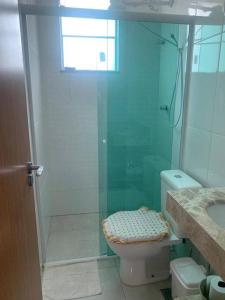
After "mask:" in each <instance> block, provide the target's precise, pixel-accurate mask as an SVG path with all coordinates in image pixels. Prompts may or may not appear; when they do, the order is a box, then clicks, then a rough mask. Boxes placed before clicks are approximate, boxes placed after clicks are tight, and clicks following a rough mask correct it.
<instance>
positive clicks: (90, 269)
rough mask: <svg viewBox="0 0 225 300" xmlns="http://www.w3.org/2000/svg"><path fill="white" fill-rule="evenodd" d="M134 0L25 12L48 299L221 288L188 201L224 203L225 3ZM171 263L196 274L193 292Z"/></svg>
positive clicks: (78, 1)
mask: <svg viewBox="0 0 225 300" xmlns="http://www.w3.org/2000/svg"><path fill="white" fill-rule="evenodd" d="M135 2H137V3H138V2H141V1H131V0H127V1H122V0H120V1H119V0H117V1H116V0H111V3H110V1H109V0H86V1H84V0H60V1H58V0H51V1H50V0H49V1H34V3H32V4H31V3H30V2H29V1H27V3H25V2H24V1H21V4H20V13H21V17H20V26H21V32H22V44H23V58H24V66H25V71H26V94H27V99H28V101H27V105H28V108H27V110H28V119H29V136H30V143H31V156H32V157H31V159H32V162H33V164H34V169H33V170H35V172H33V174H32V166H31V171H30V173H29V176H30V178H29V180H30V181H29V184H30V185H33V186H34V198H35V211H36V222H37V239H38V257H39V263H40V267H41V277H42V294H43V299H44V300H68V299H71V300H72V299H81V298H86V299H90V300H92V299H93V300H111V299H121V300H138V299H143V300H145V299H146V300H147V299H152V300H163V299H165V300H169V299H181V300H185V299H190V300H191V299H193V300H194V299H199V300H200V299H208V298H207V297H206V295H204V296H205V297H206V298H204V297H203V296H200V292H201V291H200V288H199V284H200V281H202V280H203V281H204V280H207V279H206V275H207V276H208V275H218V276H221V277H222V278H223V280H224V279H225V277H224V276H225V270H224V268H222V267H221V266H220V263H219V262H214V260H215V257H214V258H213V257H212V255H211V254H210V251H209V250H207V247H206V246H205V244H204V242H202V244H201V242H198V239H199V238H198V237H196V236H195V235H194V234H193V232H192V230H191V229H190V228H189V227H188V228H187V226H186V225H184V224H182V217H181V216H183V219H185V220H187V222H186V224H188V223H190V222H191V223H192V221H190V219H188V218H189V217H190V216H191V217H192V218H194V217H195V215H194V213H193V215H192V211H188V207H186V206H185V204H183V202H182V200H180V199H181V197H184V198H185V197H187V198H185V199H186V201H189V199H188V195H189V194H190V193H192V194H193V195H194V193H195V192H194V191H195V189H196V191H197V190H198V189H200V193H201V191H202V190H203V191H207V193H208V194H210V191H211V189H212V194H210V199H211V200H210V201H211V202H212V201H214V198H215V197H216V196H215V195H218V193H219V197H220V201H221V203H223V202H225V200H223V199H222V200H221V197H224V199H225V190H224V188H223V187H224V186H225V171H224V170H225V156H224V149H225V118H224V111H225V84H224V83H225V27H224V25H223V24H224V22H225V21H224V10H222V9H224V8H223V6H222V4H221V3H222V1H214V2H216V3H214V2H213V1H199V2H202V3H201V4H199V5H197V4H194V3H191V4H183V6H182V5H180V4H179V3H178V2H179V1H176V0H174V1H170V0H168V1H167V0H165V1H164V0H163V1H154V0H153V1H147V2H146V3H148V2H149V4H148V5H147V4H146V3H139V4H137V3H136V4H135ZM181 2H183V1H180V3H181ZM192 2H194V1H192ZM203 2H204V3H203ZM211 2H212V3H214V4H212V3H211ZM220 2H221V3H220ZM185 5H187V6H185ZM126 6H127V7H126ZM220 9H221V10H220ZM145 10H146V11H145ZM147 10H149V11H150V12H151V13H150V14H148V11H147ZM222 12H223V13H222ZM35 168H36V169H35ZM174 170H175V171H174ZM182 180H184V181H182ZM180 182H181V183H180ZM165 185H166V187H165ZM171 186H172V187H173V188H171ZM215 187H217V188H218V190H216V189H214V190H213V188H215ZM164 188H165V189H164ZM181 188H187V189H188V190H187V195H186V194H185V192H184V191H183V190H181V191H180V189H181ZM168 190H175V191H172V192H169V194H168V200H167V204H166V198H167V191H168ZM176 190H177V191H176ZM208 190H209V191H208ZM182 193H183V194H182ZM188 193H189V194H188ZM196 193H197V192H196ZM208 194H207V195H208ZM193 197H194V196H193ZM196 199H197V196H196ZM164 200H165V202H163V201H164ZM179 201H180V202H179ZM196 201H197V200H196ZM211 202H210V206H211ZM215 203H217V200H215ZM201 205H202V204H199V207H198V209H201ZM220 205H221V206H222V208H221V211H222V209H223V204H220ZM215 206H216V205H215ZM181 207H182V209H184V210H185V213H184V212H183V211H181ZM212 207H213V205H212ZM198 209H196V211H197V210H198ZM187 211H188V213H189V214H188V216H186V213H187ZM213 213H214V212H212V214H213ZM142 214H143V218H144V216H145V217H146V218H147V216H149V218H150V219H149V220H150V223H149V224H150V225H149V224H147V225H146V224H144V225H143V226H144V229H145V230H147V231H148V230H149V232H150V233H151V234H149V235H150V237H148V238H147V239H146V234H145V235H144V237H143V236H141V237H140V236H138V235H139V234H140V231H141V229H140V228H139V231H138V228H137V227H138V225H137V224H140V223H138V222H140V219H138V218H139V217H140V215H142ZM167 214H169V217H168V215H167ZM170 214H171V216H170ZM222 214H223V211H222ZM116 216H118V219H117V218H116ZM162 216H163V217H162ZM218 216H219V215H218V211H216V217H213V216H212V218H215V219H218V218H219V217H218ZM222 216H223V215H222ZM191 217H190V218H191ZM113 218H114V219H113ZM162 218H163V219H162ZM162 220H163V221H162ZM174 220H175V221H174ZM120 222H121V223H120ZM123 222H124V223H123ZM126 222H127V223H126ZM135 222H137V223H135ZM151 222H152V223H151ZM173 222H175V223H176V226H177V224H178V225H179V230H180V228H182V230H181V234H180V235H179V234H178V232H179V230H178V232H177V231H176V230H175V228H176V226H175V227H173V224H174V223H173ZM202 222H203V223H204V220H203V221H202ZM210 222H211V219H210ZM200 223H201V222H200ZM200 223H199V224H200ZM222 223H223V222H222ZM121 224H122V225H121ZM124 224H126V225H124ZM168 224H169V225H168ZM194 224H195V220H194V221H193V226H194ZM196 224H197V221H196ZM210 224H211V223H210ZM110 226H111V227H110ZM119 226H122V227H121V228H122V229H121V228H120V229H118V228H119ZM124 226H127V227H126V228H125V227H124ZM196 226H197V225H196ZM213 226H214V223H213ZM216 226H222V227H224V228H225V224H222V225H221V224H220V225H216ZM116 227H117V228H116ZM115 228H116V229H115ZM146 228H147V229H146ZM152 228H157V230H159V231H158V232H157V233H156V231H155V230H153V229H152ZM158 228H161V229H158ZM193 228H194V227H193ZM193 228H192V229H193ZM195 228H196V232H197V231H198V230H199V231H200V230H201V228H198V227H195ZM197 228H198V230H197ZM213 228H214V227H213ZM215 228H216V229H215V230H218V231H219V233H221V232H222V234H223V237H224V236H225V233H224V231H220V228H219V229H218V228H217V227H215ZM116 230H118V231H116ZM119 230H120V231H119ZM123 230H124V231H123ZM160 230H161V231H160ZM171 230H172V233H173V234H171ZM215 230H214V232H215ZM221 230H224V229H221ZM134 231H135V234H134ZM165 231H166V232H165ZM186 231H187V233H186ZM209 231H210V230H209ZM115 232H116V233H115ZM118 232H119V233H120V234H121V236H119V237H118V236H117V234H118ZM124 232H125V233H124ZM126 232H127V234H128V236H126ZM212 232H213V230H212ZM132 234H133V237H131V235H132ZM202 234H205V233H202ZM212 234H213V233H212ZM192 235H193V236H192ZM124 236H125V237H124ZM132 238H133V239H132ZM207 238H208V236H206V237H205V241H206V240H207ZM129 239H131V240H129ZM199 240H200V239H199ZM209 240H210V238H209ZM209 240H208V241H209ZM222 240H223V238H222ZM210 241H211V240H210ZM143 242H144V243H143ZM205 243H206V242H205ZM221 243H222V242H221ZM142 245H145V246H146V248H145V249H144V248H143V249H144V250H143V249H142V250H141V246H142ZM158 245H162V246H158ZM125 247H126V248H125ZM131 247H133V250H130V249H131ZM143 247H144V246H143ZM147 247H150V248H147ZM215 247H216V246H215ZM125 249H129V250H125ZM152 249H153V250H152ZM161 249H163V250H161ZM211 249H214V248H213V246H212V248H211ZM215 249H216V248H215ZM221 249H222V250H221V252H220V249H219V250H218V253H217V254H218V257H219V258H221V259H223V262H224V261H225V238H224V240H223V244H222V246H221ZM155 250H156V251H155ZM164 250H165V251H164ZM132 251H133V252H132ZM141 251H142V252H141ZM151 251H152V253H151ZM223 251H224V253H223ZM124 252H125V253H124ZM139 252H140V253H142V254H141V255H140V257H139ZM127 253H129V255H130V256H129V255H128V254H127ZM143 253H148V254H143ZM150 253H151V254H150ZM220 253H222V254H223V255H224V256H222V254H221V255H220ZM147 255H149V256H150V255H152V256H151V257H150V258H146V257H147ZM128 256H129V257H128ZM143 256H144V257H145V256H146V257H145V258H144V266H142V265H141V264H142V263H143ZM213 256H214V255H213ZM179 259H183V260H182V261H181V260H180V261H179ZM185 259H187V260H185ZM176 260H177V261H176ZM154 261H155V262H156V263H155V264H154ZM176 262H178V263H177V265H178V267H179V266H180V265H179V263H180V262H182V263H186V264H187V265H188V266H189V267H190V272H192V271H193V269H195V270H196V268H197V269H198V272H199V273H198V274H200V275H199V277H198V278H200V279H201V280H200V279H198V282H197V285H196V286H197V288H196V287H195V288H194V289H193V292H190V291H189V288H188V287H186V286H185V288H184V287H183V285H182V284H181V286H182V287H180V286H179V284H178V283H177V281H178V279H177V278H178V277H179V276H178V275H177V274H176V270H177V269H176V268H178V267H177V265H176ZM181 267H183V265H181ZM160 268H161V269H160ZM174 270H175V271H174ZM143 272H144V275H143V274H142V273H143ZM187 272H188V271H187ZM193 272H194V271H193ZM191 274H192V273H191ZM194 276H195V273H193V277H194ZM196 276H197V275H196ZM175 277H176V278H175ZM207 278H208V277H207ZM175 281H176V284H175V283H174V282H175ZM221 282H222V279H221ZM179 283H180V282H179ZM174 285H175V287H174ZM184 285H185V284H184ZM190 285H191V284H190ZM171 289H172V290H171ZM175 290H176V292H175ZM181 290H182V291H181ZM187 290H188V292H187ZM183 292H187V294H182V293H183ZM189 292H190V294H189ZM192 294H193V295H194V296H190V295H192ZM198 294H199V295H198ZM188 295H189V296H190V297H188ZM182 296H183V297H182ZM184 296H185V297H184ZM186 296H187V297H186ZM223 297H225V292H224V294H223ZM209 299H210V300H211V299H212V300H213V299H224V298H209ZM7 300H8V299H7ZM13 300H14V299H13Z"/></svg>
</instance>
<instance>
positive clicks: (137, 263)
mask: <svg viewBox="0 0 225 300" xmlns="http://www.w3.org/2000/svg"><path fill="white" fill-rule="evenodd" d="M160 176H161V210H162V212H156V211H153V210H150V209H148V208H146V207H143V208H140V209H139V210H136V211H120V212H116V213H114V214H112V215H111V216H109V217H108V218H107V219H105V220H104V221H103V232H104V235H105V238H106V241H107V243H108V245H109V247H110V248H111V249H112V250H113V251H114V252H115V253H116V254H117V255H118V256H119V257H120V278H121V280H122V282H123V283H125V284H127V285H130V286H138V285H142V284H147V283H152V282H157V281H161V280H165V279H167V278H168V277H169V275H170V267H169V249H170V246H171V245H175V244H178V243H180V242H181V239H182V238H184V235H183V234H182V232H181V230H180V228H179V226H178V225H177V224H176V222H175V221H174V220H173V218H172V217H171V216H170V214H169V213H168V212H167V211H166V198H167V191H169V190H179V189H182V188H194V187H201V185H200V184H199V183H198V182H197V181H195V180H194V179H193V178H191V177H190V176H188V175H187V174H185V173H184V172H182V171H180V170H168V171H162V172H161V174H160Z"/></svg>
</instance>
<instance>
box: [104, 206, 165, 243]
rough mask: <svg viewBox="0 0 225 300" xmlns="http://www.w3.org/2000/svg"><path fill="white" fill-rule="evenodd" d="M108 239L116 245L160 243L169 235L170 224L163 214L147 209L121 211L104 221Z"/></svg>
mask: <svg viewBox="0 0 225 300" xmlns="http://www.w3.org/2000/svg"><path fill="white" fill-rule="evenodd" d="M103 231H104V234H105V236H106V238H107V239H108V240H110V241H112V242H115V243H126V244H127V243H137V242H147V241H159V240H161V239H163V238H164V237H166V236H168V235H169V226H168V223H167V222H166V221H165V220H164V218H163V216H162V214H161V213H158V212H156V211H154V210H148V209H147V208H140V209H139V210H135V211H120V212H116V213H114V214H113V215H111V216H109V217H108V218H107V219H105V220H104V221H103Z"/></svg>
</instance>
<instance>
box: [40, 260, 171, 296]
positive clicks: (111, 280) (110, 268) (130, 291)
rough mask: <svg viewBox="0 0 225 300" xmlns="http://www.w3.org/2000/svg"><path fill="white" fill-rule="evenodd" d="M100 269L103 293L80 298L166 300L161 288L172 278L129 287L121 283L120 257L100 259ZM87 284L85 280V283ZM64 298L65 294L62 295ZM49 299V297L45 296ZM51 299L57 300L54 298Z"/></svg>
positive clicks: (167, 284) (166, 286)
mask: <svg viewBox="0 0 225 300" xmlns="http://www.w3.org/2000/svg"><path fill="white" fill-rule="evenodd" d="M98 270H99V277H100V285H101V290H102V293H101V294H100V295H96V296H89V297H84V298H80V299H84V300H164V298H163V296H162V294H161V292H160V289H164V288H169V287H170V280H166V281H162V282H158V283H153V284H148V285H143V286H139V287H129V286H126V285H124V284H122V283H121V281H120V277H119V263H118V259H105V260H99V261H98ZM83 284H84V285H85V282H84V283H83ZM61 296H62V297H61V298H62V299H64V298H63V295H61ZM61 298H60V299H61ZM44 300H49V298H44ZM51 300H55V299H52V298H51ZM71 300H72V299H71Z"/></svg>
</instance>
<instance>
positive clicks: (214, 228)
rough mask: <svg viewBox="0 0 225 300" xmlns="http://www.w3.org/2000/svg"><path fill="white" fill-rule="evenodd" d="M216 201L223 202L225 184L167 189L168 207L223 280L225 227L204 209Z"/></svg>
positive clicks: (224, 270)
mask: <svg viewBox="0 0 225 300" xmlns="http://www.w3.org/2000/svg"><path fill="white" fill-rule="evenodd" d="M216 202H225V188H192V189H182V190H179V191H169V192H168V197H167V210H168V211H169V213H170V214H171V216H172V217H173V219H174V220H175V221H176V222H177V224H178V225H179V226H180V228H181V230H182V231H183V232H184V234H185V235H186V236H187V237H188V238H189V239H190V240H191V241H192V242H193V243H194V245H195V246H196V247H197V248H198V249H199V251H200V252H201V253H202V255H203V256H204V257H205V259H206V260H207V261H208V262H209V263H210V264H211V266H212V267H213V269H214V270H215V271H216V272H217V273H218V274H219V275H220V276H221V277H222V278H223V280H225V229H223V228H221V227H220V226H219V225H217V224H216V223H215V222H214V221H213V220H212V219H211V218H210V217H209V216H208V214H207V211H206V209H207V207H208V206H210V205H212V204H214V203H216ZM224 217H225V216H224Z"/></svg>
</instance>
